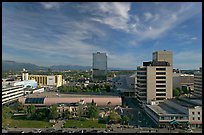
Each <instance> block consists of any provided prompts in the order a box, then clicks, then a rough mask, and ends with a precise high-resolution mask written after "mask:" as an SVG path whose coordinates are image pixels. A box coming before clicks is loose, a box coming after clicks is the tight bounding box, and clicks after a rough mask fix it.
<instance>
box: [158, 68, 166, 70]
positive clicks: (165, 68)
mask: <svg viewBox="0 0 204 135" xmlns="http://www.w3.org/2000/svg"><path fill="white" fill-rule="evenodd" d="M156 70H166V68H156Z"/></svg>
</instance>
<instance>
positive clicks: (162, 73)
mask: <svg viewBox="0 0 204 135" xmlns="http://www.w3.org/2000/svg"><path fill="white" fill-rule="evenodd" d="M156 75H166V72H156Z"/></svg>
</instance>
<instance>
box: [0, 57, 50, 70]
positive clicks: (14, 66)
mask: <svg viewBox="0 0 204 135" xmlns="http://www.w3.org/2000/svg"><path fill="white" fill-rule="evenodd" d="M23 68H25V69H27V70H39V69H46V68H45V67H40V66H37V65H35V64H31V63H19V62H15V61H10V60H3V61H2V71H10V70H11V71H19V70H23Z"/></svg>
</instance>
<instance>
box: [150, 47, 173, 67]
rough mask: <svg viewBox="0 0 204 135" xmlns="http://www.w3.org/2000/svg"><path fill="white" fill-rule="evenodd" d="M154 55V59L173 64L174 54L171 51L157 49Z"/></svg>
mask: <svg viewBox="0 0 204 135" xmlns="http://www.w3.org/2000/svg"><path fill="white" fill-rule="evenodd" d="M152 56H153V57H152V61H166V62H168V63H169V64H170V66H173V58H172V56H173V55H172V52H170V51H166V50H163V51H156V52H153V54H152Z"/></svg>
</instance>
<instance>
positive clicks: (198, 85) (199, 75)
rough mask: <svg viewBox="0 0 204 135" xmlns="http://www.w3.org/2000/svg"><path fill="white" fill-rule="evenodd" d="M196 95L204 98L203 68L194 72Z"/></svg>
mask: <svg viewBox="0 0 204 135" xmlns="http://www.w3.org/2000/svg"><path fill="white" fill-rule="evenodd" d="M193 94H194V95H195V96H197V97H199V98H202V68H200V71H198V72H195V73H194V93H193Z"/></svg>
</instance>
